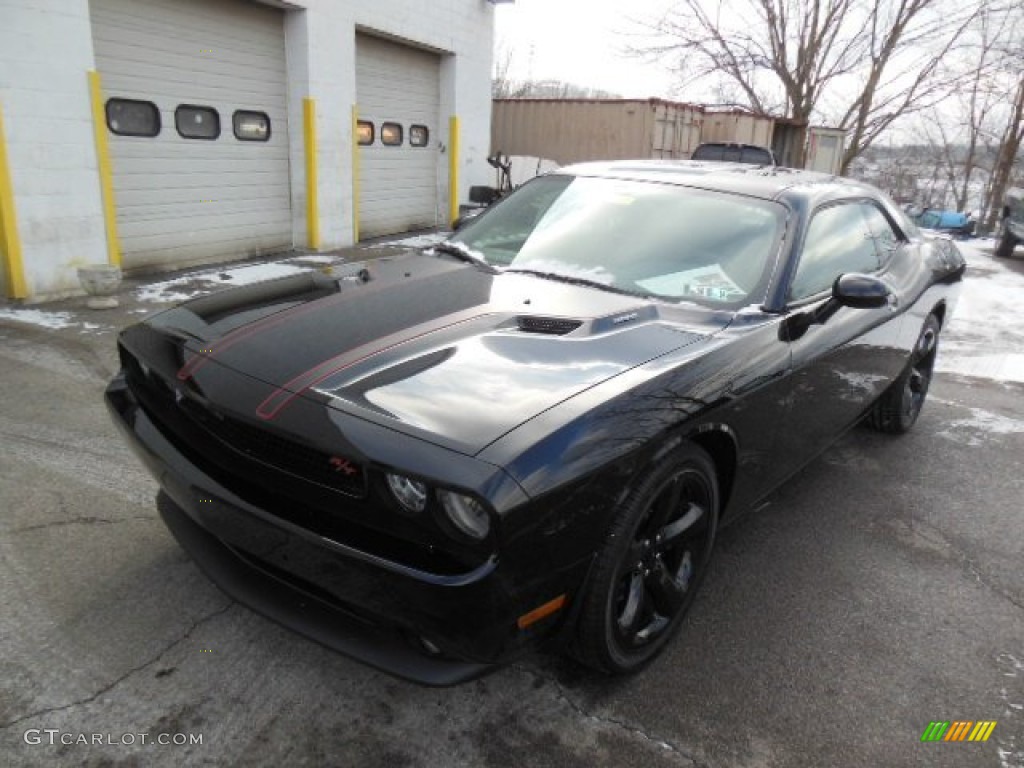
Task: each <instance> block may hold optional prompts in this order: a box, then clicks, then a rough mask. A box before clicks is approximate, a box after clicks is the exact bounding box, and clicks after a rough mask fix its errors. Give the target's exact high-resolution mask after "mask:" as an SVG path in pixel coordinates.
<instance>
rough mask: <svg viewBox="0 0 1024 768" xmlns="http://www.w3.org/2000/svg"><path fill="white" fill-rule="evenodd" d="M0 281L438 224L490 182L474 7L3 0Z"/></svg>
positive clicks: (56, 281) (336, 241)
mask: <svg viewBox="0 0 1024 768" xmlns="http://www.w3.org/2000/svg"><path fill="white" fill-rule="evenodd" d="M2 14H3V16H4V18H3V23H0V120H2V126H3V128H2V130H0V249H2V252H0V256H2V257H3V265H4V270H3V275H4V277H3V285H2V288H3V291H4V293H5V294H6V295H7V296H9V297H14V298H27V299H29V300H41V299H46V298H52V297H57V296H60V295H66V294H69V293H74V292H77V290H78V284H77V278H76V275H75V268H76V267H77V266H79V265H81V264H84V263H95V262H108V261H109V262H111V263H115V264H119V265H121V266H122V268H124V269H125V270H126V271H128V272H129V273H131V272H133V271H136V272H141V271H154V270H168V269H177V268H181V267H187V266H191V265H197V264H204V263H213V262H219V261H226V260H232V259H242V258H246V257H250V256H254V255H260V254H266V253H274V252H281V251H286V250H289V249H292V248H299V249H312V250H325V249H329V248H333V247H339V246H345V245H350V244H352V243H353V242H356V241H357V240H360V239H366V238H372V237H377V236H382V235H393V234H397V233H401V232H407V231H412V230H416V229H421V228H424V227H433V226H437V225H443V224H446V223H447V222H448V221H450V219H451V218H452V216H453V214H454V213H455V212H456V211H457V208H458V204H459V202H460V201H464V200H465V197H466V191H467V190H468V188H469V186H470V185H472V184H479V183H487V182H488V181H489V180H490V175H491V174H490V169H489V167H488V166H487V165H486V163H485V162H484V158H485V157H486V155H487V152H488V144H489V136H490V71H491V44H492V27H493V6H492V4H491V3H490V2H488V0H449V1H448V2H445V3H441V4H427V5H425V4H420V3H413V2H410V0H350V1H349V2H345V3H339V2H334V1H333V0H305V1H304V2H300V1H295V2H277V1H276V0H266V1H265V2H257V0H14V1H13V3H7V4H5V6H4V10H3V11H2Z"/></svg>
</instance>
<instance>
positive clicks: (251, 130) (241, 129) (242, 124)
mask: <svg viewBox="0 0 1024 768" xmlns="http://www.w3.org/2000/svg"><path fill="white" fill-rule="evenodd" d="M231 129H232V130H233V131H234V132H235V138H236V139H238V140H239V141H270V118H269V117H268V116H267V113H266V112H256V111H255V110H251V109H236V110H235V113H234V114H233V115H232V116H231Z"/></svg>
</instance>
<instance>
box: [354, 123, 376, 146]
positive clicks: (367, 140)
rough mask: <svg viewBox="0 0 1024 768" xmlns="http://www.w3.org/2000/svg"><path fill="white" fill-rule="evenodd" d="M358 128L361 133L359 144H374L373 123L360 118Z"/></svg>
mask: <svg viewBox="0 0 1024 768" xmlns="http://www.w3.org/2000/svg"><path fill="white" fill-rule="evenodd" d="M356 129H357V131H358V133H359V146H361V147H368V146H370V145H371V144H373V123H371V122H370V121H369V120H360V121H359V123H358V124H357V125H356Z"/></svg>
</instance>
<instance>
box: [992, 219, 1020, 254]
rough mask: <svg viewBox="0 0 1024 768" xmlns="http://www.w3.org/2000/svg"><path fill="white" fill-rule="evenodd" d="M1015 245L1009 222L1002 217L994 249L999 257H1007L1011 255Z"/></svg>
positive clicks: (1015, 240) (1015, 241)
mask: <svg viewBox="0 0 1024 768" xmlns="http://www.w3.org/2000/svg"><path fill="white" fill-rule="evenodd" d="M1016 247H1017V238H1015V237H1014V236H1013V235H1012V234H1010V226H1009V222H1008V221H1007V220H1006V219H1005V218H1004V219H1003V220H1002V223H1001V224H1000V226H999V244H998V245H997V246H996V249H995V251H994V253H995V255H996V256H997V257H998V258H1000V259H1008V258H1010V257H1011V256H1013V249H1014V248H1016Z"/></svg>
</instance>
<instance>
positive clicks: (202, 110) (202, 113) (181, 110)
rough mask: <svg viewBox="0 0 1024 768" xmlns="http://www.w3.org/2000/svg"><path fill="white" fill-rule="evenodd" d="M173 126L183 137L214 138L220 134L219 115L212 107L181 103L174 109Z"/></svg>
mask: <svg viewBox="0 0 1024 768" xmlns="http://www.w3.org/2000/svg"><path fill="white" fill-rule="evenodd" d="M174 126H175V127H176V128H177V129H178V135H179V136H181V137H182V138H185V139H216V138H217V137H218V136H220V115H218V114H217V110H216V109H214V108H213V107H197V106H193V105H191V104H181V105H179V106H178V108H177V109H176V110H174Z"/></svg>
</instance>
